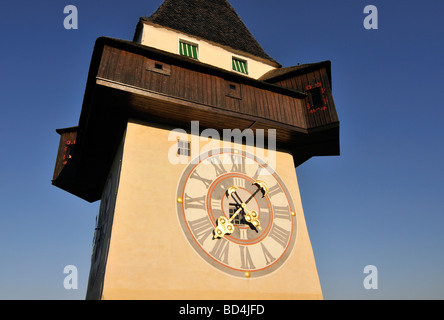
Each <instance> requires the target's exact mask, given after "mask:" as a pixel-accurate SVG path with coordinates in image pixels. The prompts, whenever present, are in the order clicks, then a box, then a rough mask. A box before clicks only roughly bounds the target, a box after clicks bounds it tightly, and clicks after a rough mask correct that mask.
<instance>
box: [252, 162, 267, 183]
mask: <svg viewBox="0 0 444 320" xmlns="http://www.w3.org/2000/svg"><path fill="white" fill-rule="evenodd" d="M265 171H266V169H265V168H264V167H262V166H257V170H256V173H255V174H254V176H253V180H254V181H256V180H257V178H259V176H260V175H261V174H262V172H265Z"/></svg>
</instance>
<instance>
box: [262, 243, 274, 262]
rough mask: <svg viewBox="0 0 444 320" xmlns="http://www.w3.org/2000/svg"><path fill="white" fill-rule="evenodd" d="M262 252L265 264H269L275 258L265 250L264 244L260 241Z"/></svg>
mask: <svg viewBox="0 0 444 320" xmlns="http://www.w3.org/2000/svg"><path fill="white" fill-rule="evenodd" d="M261 247H262V252H263V253H264V257H265V262H266V263H267V266H268V265H269V264H271V263H272V262H273V261H274V260H276V258H275V257H273V256H272V255H271V254H270V252H269V251H268V250H267V248H266V247H265V246H264V244H263V243H262V242H261Z"/></svg>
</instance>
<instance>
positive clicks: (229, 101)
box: [97, 46, 307, 128]
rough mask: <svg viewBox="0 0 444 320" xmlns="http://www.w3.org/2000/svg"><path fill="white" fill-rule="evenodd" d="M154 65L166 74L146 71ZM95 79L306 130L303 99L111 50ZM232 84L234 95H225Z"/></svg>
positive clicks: (104, 54)
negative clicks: (234, 88) (164, 69)
mask: <svg viewBox="0 0 444 320" xmlns="http://www.w3.org/2000/svg"><path fill="white" fill-rule="evenodd" d="M156 63H157V64H163V65H165V68H166V69H167V70H168V72H165V73H161V72H156V71H155V70H153V68H152V67H149V68H147V67H146V66H147V65H148V66H153V65H155V64H156ZM97 76H98V77H100V78H104V79H109V80H112V81H116V82H119V83H124V84H127V85H130V86H134V87H138V88H141V89H146V90H150V91H154V92H159V93H162V94H165V95H168V96H171V97H177V98H181V99H184V100H187V101H192V102H196V103H201V104H205V105H208V106H213V107H217V108H222V109H225V110H227V111H233V112H238V113H241V114H246V115H251V116H254V117H258V118H263V119H270V120H273V121H277V122H279V123H283V124H286V125H292V126H295V127H299V128H306V126H307V120H306V114H304V111H303V108H304V103H303V102H304V101H303V99H298V98H295V97H291V96H288V95H284V94H281V93H278V92H273V91H269V90H265V89H262V88H258V87H254V86H252V85H250V84H241V83H233V82H232V81H227V80H226V79H224V78H222V77H220V76H216V75H211V74H205V73H202V72H198V71H194V70H190V69H188V68H184V67H181V66H179V65H173V64H171V65H170V64H166V63H165V62H162V61H159V60H153V59H150V58H149V57H145V56H142V55H139V54H135V53H131V52H127V51H124V50H121V49H117V48H113V47H108V46H106V47H105V48H104V52H103V55H102V61H101V63H100V67H99V70H98V74H97ZM233 84H234V85H235V86H236V87H237V88H236V90H237V92H233V94H227V92H230V90H231V89H230V87H229V86H230V85H233Z"/></svg>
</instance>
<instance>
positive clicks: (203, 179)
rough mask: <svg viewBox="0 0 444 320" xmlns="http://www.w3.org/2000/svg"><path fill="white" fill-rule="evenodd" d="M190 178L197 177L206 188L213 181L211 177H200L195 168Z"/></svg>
mask: <svg viewBox="0 0 444 320" xmlns="http://www.w3.org/2000/svg"><path fill="white" fill-rule="evenodd" d="M190 178H191V179H197V180H199V181H202V182H203V184H204V185H205V187H206V188H207V189H208V188H209V187H210V185H211V183H212V182H213V180H211V179H206V178H202V177H201V176H200V175H199V174H198V173H197V171H196V170H194V171H193V173H192V174H191V176H190Z"/></svg>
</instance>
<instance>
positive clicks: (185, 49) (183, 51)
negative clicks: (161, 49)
mask: <svg viewBox="0 0 444 320" xmlns="http://www.w3.org/2000/svg"><path fill="white" fill-rule="evenodd" d="M179 51H180V55H182V56H187V57H190V58H193V59H197V46H195V45H192V44H189V43H186V42H179Z"/></svg>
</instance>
